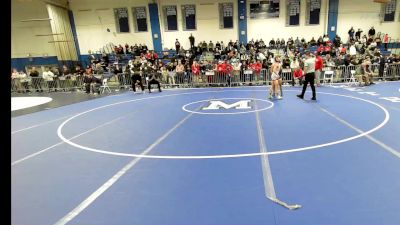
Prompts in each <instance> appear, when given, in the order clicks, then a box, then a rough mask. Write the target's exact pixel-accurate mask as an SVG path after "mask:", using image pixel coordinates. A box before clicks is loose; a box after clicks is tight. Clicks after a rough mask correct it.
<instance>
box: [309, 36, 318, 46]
mask: <svg viewBox="0 0 400 225" xmlns="http://www.w3.org/2000/svg"><path fill="white" fill-rule="evenodd" d="M308 44H309V45H310V46H317V42H316V41H315V39H314V37H312V38H311V40H310V41H309V42H308Z"/></svg>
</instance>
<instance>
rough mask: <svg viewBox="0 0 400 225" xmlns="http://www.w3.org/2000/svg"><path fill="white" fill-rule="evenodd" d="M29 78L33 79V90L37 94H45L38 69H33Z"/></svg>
mask: <svg viewBox="0 0 400 225" xmlns="http://www.w3.org/2000/svg"><path fill="white" fill-rule="evenodd" d="M29 76H30V77H32V84H33V88H35V89H36V92H39V91H40V92H43V89H42V84H41V83H42V78H41V77H39V72H38V71H37V70H36V67H32V68H31V70H30V72H29Z"/></svg>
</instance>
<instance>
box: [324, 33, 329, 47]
mask: <svg viewBox="0 0 400 225" xmlns="http://www.w3.org/2000/svg"><path fill="white" fill-rule="evenodd" d="M322 40H323V42H324V44H325V45H326V44H328V42H329V41H330V39H329V36H328V35H327V34H325V35H324V38H323V39H322Z"/></svg>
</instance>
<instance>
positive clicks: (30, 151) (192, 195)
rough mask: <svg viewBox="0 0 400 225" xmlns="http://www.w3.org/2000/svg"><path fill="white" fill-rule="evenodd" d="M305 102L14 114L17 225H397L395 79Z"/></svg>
mask: <svg viewBox="0 0 400 225" xmlns="http://www.w3.org/2000/svg"><path fill="white" fill-rule="evenodd" d="M309 89H310V88H309ZM308 91H310V90H308ZM299 92H300V88H299V87H284V99H283V100H272V101H269V100H267V98H266V96H267V94H268V92H267V90H266V87H240V88H212V89H211V88H210V89H177V90H165V91H163V92H161V93H158V92H157V91H154V92H153V93H151V94H148V93H146V94H133V93H132V92H126V93H122V94H118V95H113V96H108V97H103V98H97V99H94V100H88V101H84V102H80V103H75V104H71V105H67V106H62V107H58V108H54V109H50V110H45V111H40V112H35V113H32V114H27V115H23V116H17V117H13V118H12V131H11V134H12V162H11V166H12V224H14V225H28V224H29V225H47V224H79V225H92V224H96V225H100V224H101V225H128V224H129V225H134V224H138V225H159V224H165V225H187V224H190V225H197V224H198V225H214V224H218V225H219V224H230V225H235V224H238V225H239V224H240V225H244V224H246V225H253V224H263V225H270V224H271V225H299V224H302V225H349V224H352V225H358V224H360V225H361V224H362V225H398V224H400V213H399V209H400V194H399V193H400V179H399V178H400V135H399V134H400V132H399V131H400V113H399V112H400V83H399V82H390V83H389V82H387V83H379V84H376V85H373V86H368V87H361V88H358V87H357V88H346V87H343V86H335V87H319V88H317V92H318V93H317V99H318V100H317V101H316V102H314V101H310V100H309V99H310V98H311V96H310V92H307V94H306V97H305V100H301V99H298V98H297V97H296V94H298V93H299ZM210 100H212V101H210ZM213 102H214V103H215V105H214V106H218V107H216V108H219V109H210V108H212V107H211V105H212V104H214V103H213ZM216 102H217V103H216ZM235 103H238V104H236V105H235ZM239 103H240V104H241V105H240V104H239ZM221 104H222V105H223V104H225V108H224V107H221ZM233 106H235V107H233ZM245 106H246V107H245ZM207 108H208V109H207ZM238 108H239V109H238ZM276 198H277V199H279V200H281V201H283V202H286V203H287V204H289V205H296V204H297V205H301V208H298V209H295V210H290V209H288V208H285V207H284V206H282V205H280V204H277V203H276V202H274V201H272V200H271V199H276Z"/></svg>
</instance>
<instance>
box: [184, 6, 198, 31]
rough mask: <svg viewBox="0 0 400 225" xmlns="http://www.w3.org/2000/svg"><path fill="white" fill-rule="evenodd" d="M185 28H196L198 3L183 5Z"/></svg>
mask: <svg viewBox="0 0 400 225" xmlns="http://www.w3.org/2000/svg"><path fill="white" fill-rule="evenodd" d="M182 23H183V30H196V5H182Z"/></svg>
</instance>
